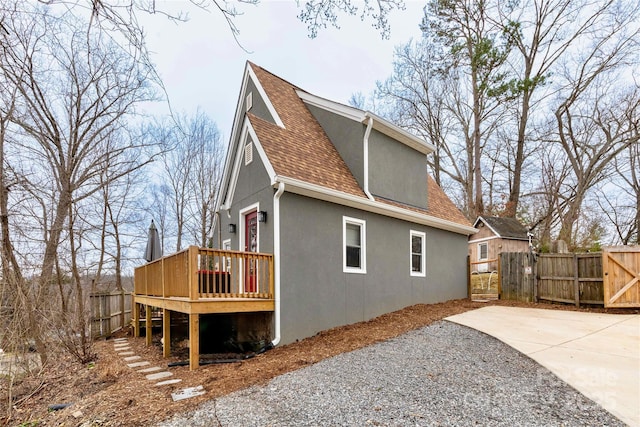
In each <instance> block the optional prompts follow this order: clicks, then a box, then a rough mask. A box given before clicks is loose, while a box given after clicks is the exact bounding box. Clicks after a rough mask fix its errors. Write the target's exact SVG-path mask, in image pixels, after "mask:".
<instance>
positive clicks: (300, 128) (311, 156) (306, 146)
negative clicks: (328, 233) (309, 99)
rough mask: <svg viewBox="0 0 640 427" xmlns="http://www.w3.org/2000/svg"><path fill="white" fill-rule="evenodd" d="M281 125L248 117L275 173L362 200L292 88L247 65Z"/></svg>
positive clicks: (347, 173)
mask: <svg viewBox="0 0 640 427" xmlns="http://www.w3.org/2000/svg"><path fill="white" fill-rule="evenodd" d="M250 66H251V67H252V69H253V71H254V72H255V74H256V76H257V77H258V80H260V84H261V85H262V87H263V89H264V91H265V92H266V93H267V96H268V97H269V100H270V101H271V103H272V104H273V107H274V108H275V109H276V111H277V112H278V115H279V116H280V119H281V120H282V122H283V123H284V127H285V128H284V129H282V128H281V127H279V126H276V125H274V124H272V123H269V122H267V121H265V120H262V119H260V118H258V117H256V116H254V115H252V114H248V117H249V120H250V122H251V125H252V126H253V128H254V129H255V131H256V134H257V135H258V139H259V140H260V143H261V144H262V146H263V148H264V151H265V154H266V155H267V157H268V158H269V161H270V162H271V165H272V166H273V169H274V170H275V172H276V174H278V175H282V176H286V177H289V178H295V179H299V180H301V181H305V182H310V183H313V184H318V185H321V186H323V187H326V188H330V189H332V190H338V191H342V192H345V193H348V194H353V195H356V196H362V197H365V194H364V192H363V191H362V189H361V188H360V186H359V185H358V182H357V181H356V179H355V178H354V176H353V174H352V173H351V171H350V170H349V168H348V167H347V165H346V163H345V162H344V160H342V157H340V154H338V150H336V148H335V147H334V145H333V144H332V143H331V141H330V140H329V137H327V135H326V134H325V132H324V130H323V129H322V127H321V126H320V124H319V123H318V121H317V120H316V119H315V118H314V117H313V115H312V114H311V112H310V111H309V110H308V109H307V107H306V105H305V104H304V103H303V102H302V100H301V99H300V97H298V95H297V94H296V89H297V88H296V87H295V86H293V85H292V84H290V83H288V82H286V81H284V80H282V79H281V78H279V77H277V76H274V75H273V74H271V73H270V72H268V71H266V70H264V69H263V68H260V67H258V66H257V65H254V64H251V63H250Z"/></svg>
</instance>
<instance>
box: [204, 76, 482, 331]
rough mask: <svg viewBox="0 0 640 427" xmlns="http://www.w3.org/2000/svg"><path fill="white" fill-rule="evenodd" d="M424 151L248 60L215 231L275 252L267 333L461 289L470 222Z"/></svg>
mask: <svg viewBox="0 0 640 427" xmlns="http://www.w3.org/2000/svg"><path fill="white" fill-rule="evenodd" d="M433 149H434V147H433V146H432V145H431V144H429V143H427V142H425V141H423V140H421V139H419V138H417V137H415V136H413V135H411V134H409V133H407V132H406V131H404V130H403V129H400V128H399V127H397V126H395V125H393V124H392V123H389V122H388V121H386V120H384V119H382V118H380V117H378V116H376V115H374V114H372V113H369V112H365V111H362V110H359V109H356V108H353V107H349V106H346V105H342V104H339V103H336V102H333V101H330V100H327V99H324V98H320V97H318V96H315V95H312V94H310V93H308V92H306V91H304V90H302V89H300V88H298V87H296V86H294V85H292V84H290V83H288V82H287V81H285V80H283V79H281V78H279V77H277V76H275V75H273V74H271V73H269V72H268V71H266V70H264V69H263V68H261V67H258V66H256V65H254V64H252V63H247V65H246V69H245V72H244V78H243V81H242V87H241V92H240V97H239V102H238V106H237V109H236V114H235V120H234V127H233V131H232V136H231V142H230V146H229V150H228V154H227V158H226V166H225V172H224V178H223V181H222V186H221V197H220V200H219V202H220V205H219V211H220V224H219V227H217V230H218V232H220V233H221V235H218V236H216V237H217V239H218V241H219V242H221V243H222V248H223V249H231V250H239V251H258V252H266V253H273V255H274V262H275V281H276V285H275V288H276V293H277V294H278V295H276V309H275V313H274V323H273V327H274V338H275V341H276V342H281V343H288V342H292V341H295V340H296V339H300V338H304V337H308V336H311V335H313V334H315V333H317V332H318V331H321V330H325V329H329V328H332V327H335V326H340V325H345V324H349V323H355V322H359V321H363V320H368V319H371V318H373V317H376V316H378V315H381V314H383V313H387V312H391V311H394V310H398V309H400V308H403V307H406V306H409V305H412V304H416V303H432V302H438V301H445V300H449V299H453V298H463V297H465V296H466V286H465V284H466V278H465V273H466V267H465V258H466V256H465V255H466V242H467V236H468V235H469V234H471V233H473V232H474V231H475V229H473V228H472V227H471V224H470V223H469V222H468V220H467V219H466V218H465V216H464V215H463V214H462V213H461V212H460V211H459V210H458V209H457V208H456V207H455V206H454V204H453V203H452V202H451V201H450V199H449V198H448V197H447V196H446V195H445V194H444V193H443V191H442V190H441V189H440V188H439V187H438V186H437V185H436V183H435V181H434V180H433V179H432V178H431V177H429V176H428V175H427V172H426V156H427V155H428V154H429V153H431V152H432V151H433ZM258 215H259V216H261V217H263V218H262V219H263V220H264V221H263V222H261V220H260V219H258V220H256V216H258ZM258 218H260V217H258ZM230 225H232V227H231V230H232V231H233V230H235V233H229V230H230V228H229V226H230Z"/></svg>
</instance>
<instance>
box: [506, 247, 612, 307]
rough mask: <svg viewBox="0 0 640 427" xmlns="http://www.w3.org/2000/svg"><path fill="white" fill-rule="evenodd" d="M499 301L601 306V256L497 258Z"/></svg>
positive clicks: (508, 256)
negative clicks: (498, 261)
mask: <svg viewBox="0 0 640 427" xmlns="http://www.w3.org/2000/svg"><path fill="white" fill-rule="evenodd" d="M500 266H501V271H500V278H501V280H502V281H501V290H502V293H501V295H500V298H501V299H505V300H515V301H526V302H534V301H550V302H562V303H568V304H575V305H576V306H578V307H579V306H580V304H596V305H601V304H604V293H603V279H602V278H603V274H602V254H600V253H587V254H537V255H535V256H534V255H533V254H530V253H526V252H524V253H502V254H500Z"/></svg>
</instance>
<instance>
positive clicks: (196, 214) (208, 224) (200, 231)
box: [146, 110, 224, 251]
mask: <svg viewBox="0 0 640 427" xmlns="http://www.w3.org/2000/svg"><path fill="white" fill-rule="evenodd" d="M146 133H147V134H148V135H149V137H150V138H154V139H155V140H156V141H157V142H158V143H159V144H161V146H162V147H163V150H164V152H163V154H162V155H161V158H162V163H163V169H164V170H163V173H162V175H161V180H162V181H163V182H164V185H163V186H162V187H161V188H159V190H160V191H159V192H158V194H157V196H156V199H157V200H156V203H155V204H162V201H161V200H160V199H162V198H167V199H169V202H170V205H171V213H172V217H173V221H174V223H175V235H176V250H177V251H179V250H181V249H182V242H183V239H184V237H185V236H186V235H188V237H189V240H190V241H191V242H192V243H194V244H198V245H202V246H207V244H208V237H209V236H210V235H211V231H212V227H213V218H214V210H215V206H214V203H215V199H216V196H217V191H218V184H219V180H220V178H221V174H222V161H223V156H224V147H223V144H222V142H221V138H220V133H219V132H218V129H217V127H216V125H215V123H214V122H213V121H212V120H211V119H209V118H208V117H207V116H206V115H205V114H204V113H203V112H202V111H201V110H198V111H196V113H195V114H194V115H193V116H192V117H188V116H186V115H183V116H180V117H176V120H175V121H173V120H167V121H165V123H164V124H163V123H158V122H156V123H155V124H154V125H153V126H150V127H149V128H148V129H147V132H146ZM163 188H164V190H163ZM160 225H161V229H162V227H163V226H164V225H166V224H160ZM163 231H167V230H163ZM163 234H164V233H163Z"/></svg>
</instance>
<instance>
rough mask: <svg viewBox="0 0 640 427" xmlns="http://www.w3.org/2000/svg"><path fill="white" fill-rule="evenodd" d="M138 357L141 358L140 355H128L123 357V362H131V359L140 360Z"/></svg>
mask: <svg viewBox="0 0 640 427" xmlns="http://www.w3.org/2000/svg"><path fill="white" fill-rule="evenodd" d="M140 359H142V357H140V356H129V357H125V358H124V360H125V362H131V361H132V360H140Z"/></svg>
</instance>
